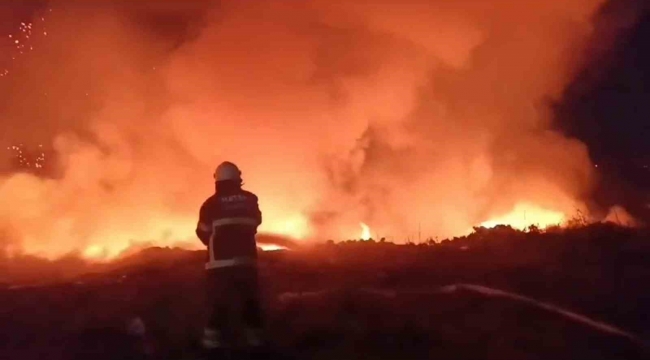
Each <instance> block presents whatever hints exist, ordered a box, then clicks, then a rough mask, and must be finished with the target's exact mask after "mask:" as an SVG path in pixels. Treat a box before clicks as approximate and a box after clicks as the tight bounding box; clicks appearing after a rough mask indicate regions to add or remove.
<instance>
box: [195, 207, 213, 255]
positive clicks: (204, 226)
mask: <svg viewBox="0 0 650 360" xmlns="http://www.w3.org/2000/svg"><path fill="white" fill-rule="evenodd" d="M196 236H198V237H199V240H201V242H202V243H203V245H205V246H208V243H209V242H210V236H212V221H211V219H210V216H209V214H208V211H207V209H206V206H205V204H203V206H201V211H200V212H199V223H198V224H197V225H196Z"/></svg>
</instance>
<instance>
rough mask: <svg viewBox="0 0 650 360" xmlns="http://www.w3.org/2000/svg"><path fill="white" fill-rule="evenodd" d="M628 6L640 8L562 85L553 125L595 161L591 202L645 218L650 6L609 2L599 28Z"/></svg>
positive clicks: (649, 186) (649, 175) (649, 188)
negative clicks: (597, 180) (623, 207)
mask: <svg viewBox="0 0 650 360" xmlns="http://www.w3.org/2000/svg"><path fill="white" fill-rule="evenodd" d="M626 5H627V6H626ZM634 5H636V6H637V7H638V8H642V9H641V10H640V11H637V10H636V9H634V10H633V11H632V12H633V13H636V14H637V16H638V18H637V19H636V21H635V22H633V23H631V24H634V25H633V26H628V28H627V29H625V30H624V31H623V32H622V33H620V34H619V35H618V36H617V37H616V39H615V41H614V44H613V46H607V50H604V51H602V52H600V51H594V55H593V56H592V57H591V59H590V62H589V64H588V66H586V67H585V68H584V69H583V71H581V72H580V73H579V74H578V75H577V76H576V78H575V79H574V81H573V83H572V84H571V85H570V86H569V87H568V88H567V90H566V93H565V97H564V99H563V101H562V102H561V103H560V104H558V113H557V115H558V122H557V125H558V126H559V127H560V128H561V129H562V130H563V131H564V132H565V133H567V134H569V135H571V136H574V137H576V138H579V139H580V140H582V141H583V142H584V143H586V144H587V146H588V147H589V152H590V155H591V157H592V159H593V161H594V163H596V164H598V169H599V170H600V171H599V172H600V184H599V188H598V190H597V191H596V193H595V200H596V201H597V202H598V203H600V204H610V205H611V204H615V203H619V204H620V203H623V204H625V205H626V207H627V208H630V209H631V210H632V211H633V212H635V213H637V214H638V215H639V216H641V217H643V218H645V219H650V218H649V217H648V216H649V215H650V214H648V210H649V209H648V202H650V198H649V197H648V193H649V192H650V141H649V140H650V123H649V120H650V11H649V8H650V7H649V6H648V5H647V2H646V3H645V4H644V3H641V2H640V1H619V2H617V3H614V2H612V3H610V8H609V9H607V10H606V11H605V13H604V15H603V20H602V24H601V26H603V27H604V26H608V27H611V26H612V24H611V22H612V21H611V17H608V15H610V14H611V13H612V12H618V13H620V12H621V11H622V10H630V8H632V7H633V6H634ZM596 41H597V40H596ZM594 45H595V46H594V48H596V49H598V46H597V45H598V43H597V42H595V44H594ZM646 165H647V166H648V168H645V167H644V166H646Z"/></svg>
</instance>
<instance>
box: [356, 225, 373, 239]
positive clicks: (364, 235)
mask: <svg viewBox="0 0 650 360" xmlns="http://www.w3.org/2000/svg"><path fill="white" fill-rule="evenodd" d="M359 225H361V237H360V239H361V240H370V238H371V237H372V235H371V234H370V227H369V226H368V225H366V224H364V223H360V224H359Z"/></svg>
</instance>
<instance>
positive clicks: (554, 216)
mask: <svg viewBox="0 0 650 360" xmlns="http://www.w3.org/2000/svg"><path fill="white" fill-rule="evenodd" d="M565 220H566V215H565V214H564V213H562V212H559V211H554V210H549V209H544V208H542V207H539V206H537V205H532V204H526V203H519V204H517V205H516V206H515V208H514V209H513V210H512V211H511V212H509V213H507V214H505V215H502V216H499V217H496V218H494V219H490V220H488V221H484V222H482V223H481V226H483V227H486V228H493V227H495V226H497V225H510V226H511V227H513V228H515V229H519V230H524V229H526V228H527V227H529V226H531V225H535V226H538V227H540V228H547V227H549V226H553V225H561V224H562V223H563V222H564V221H565Z"/></svg>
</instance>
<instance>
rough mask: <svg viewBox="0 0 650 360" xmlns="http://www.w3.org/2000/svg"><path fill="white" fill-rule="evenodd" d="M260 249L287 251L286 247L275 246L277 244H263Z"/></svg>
mask: <svg viewBox="0 0 650 360" xmlns="http://www.w3.org/2000/svg"><path fill="white" fill-rule="evenodd" d="M260 248H261V249H262V250H264V251H278V250H287V249H288V248H287V247H286V246H282V245H275V244H261V245H260Z"/></svg>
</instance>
